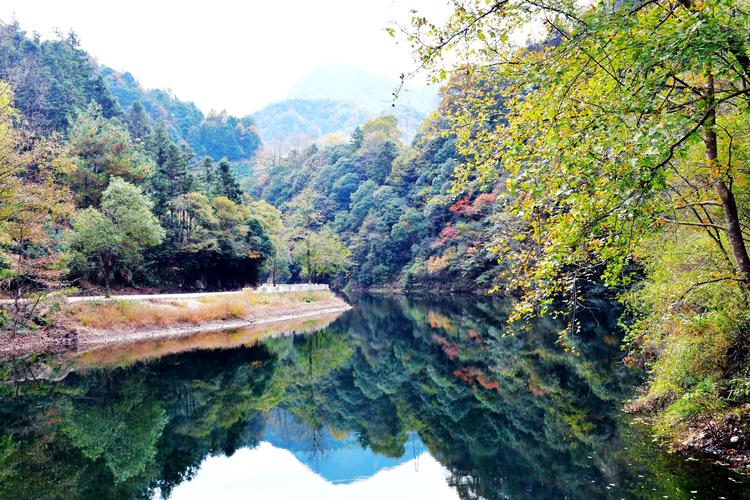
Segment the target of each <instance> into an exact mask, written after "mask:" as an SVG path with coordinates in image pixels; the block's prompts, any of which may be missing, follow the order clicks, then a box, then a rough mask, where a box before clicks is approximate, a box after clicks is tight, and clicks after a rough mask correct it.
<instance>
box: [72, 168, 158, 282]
mask: <svg viewBox="0 0 750 500" xmlns="http://www.w3.org/2000/svg"><path fill="white" fill-rule="evenodd" d="M151 207H152V204H151V201H150V200H149V199H148V198H147V197H146V196H145V195H144V194H143V193H142V192H141V190H140V189H139V188H138V187H136V186H134V185H132V184H130V183H128V182H126V181H124V180H122V179H120V178H117V177H115V178H113V179H112V181H111V182H110V185H109V186H108V187H107V189H106V190H105V191H104V193H103V194H102V205H101V210H98V209H95V208H93V207H88V208H86V209H84V210H83V211H81V212H79V213H78V215H77V216H76V217H75V219H74V221H73V224H72V230H71V231H70V232H69V234H68V241H67V244H68V248H69V251H70V253H71V268H72V269H73V270H74V272H75V273H77V274H79V275H81V276H88V277H96V278H100V279H101V280H102V281H103V282H104V287H105V291H106V294H107V295H109V292H110V286H111V283H112V280H113V279H114V278H115V277H116V275H120V276H122V277H124V278H127V277H129V276H130V275H131V273H132V272H133V271H134V270H135V269H136V268H137V267H138V265H139V264H140V263H141V261H142V252H143V250H144V249H145V248H148V247H153V246H156V245H158V244H160V243H161V241H162V239H163V238H164V230H163V229H162V228H161V226H160V225H159V222H158V220H157V219H156V217H154V215H153V214H152V213H151Z"/></svg>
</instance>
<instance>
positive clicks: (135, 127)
mask: <svg viewBox="0 0 750 500" xmlns="http://www.w3.org/2000/svg"><path fill="white" fill-rule="evenodd" d="M125 123H127V125H128V130H129V131H130V137H132V138H133V140H134V141H136V142H145V141H146V140H147V139H148V136H149V134H151V118H150V117H149V116H148V114H147V113H146V109H145V108H144V107H143V104H141V101H135V102H134V103H133V105H132V106H130V109H129V110H128V112H127V114H126V115H125Z"/></svg>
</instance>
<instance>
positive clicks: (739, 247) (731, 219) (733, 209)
mask: <svg viewBox="0 0 750 500" xmlns="http://www.w3.org/2000/svg"><path fill="white" fill-rule="evenodd" d="M714 187H715V188H716V192H717V193H718V195H719V198H720V199H721V206H722V208H723V209H724V219H725V220H726V224H727V234H728V235H729V244H730V245H731V247H732V255H733V256H734V260H735V262H736V263H737V267H738V268H739V270H740V274H742V278H743V279H744V280H745V284H746V285H748V286H750V257H748V254H747V247H746V246H745V240H744V238H743V237H742V227H741V226H740V219H739V214H738V212H737V202H736V201H735V199H734V194H733V193H732V191H731V190H730V189H729V186H727V184H726V183H725V182H724V181H723V180H718V181H716V183H715V184H714Z"/></svg>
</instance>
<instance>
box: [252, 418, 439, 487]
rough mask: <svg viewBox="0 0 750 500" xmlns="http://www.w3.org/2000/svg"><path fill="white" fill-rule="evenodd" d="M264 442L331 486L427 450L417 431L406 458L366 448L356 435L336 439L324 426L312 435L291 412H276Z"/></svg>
mask: <svg viewBox="0 0 750 500" xmlns="http://www.w3.org/2000/svg"><path fill="white" fill-rule="evenodd" d="M263 440H264V441H266V442H268V443H270V444H272V445H273V446H275V447H277V448H283V449H285V450H288V451H289V452H291V453H292V455H294V456H295V457H296V458H297V460H299V461H300V462H301V463H302V464H304V465H306V466H308V467H309V468H311V469H312V470H313V472H315V473H316V474H318V475H319V476H321V477H322V478H323V479H325V480H326V481H328V482H331V483H351V482H354V481H358V480H360V479H364V478H367V477H370V476H372V475H374V474H375V473H376V472H378V471H379V470H382V469H390V468H393V467H396V466H397V465H400V464H402V463H404V462H408V461H409V460H412V459H415V458H417V457H418V456H420V455H421V454H422V453H424V452H425V451H426V447H425V445H424V444H423V443H422V440H421V439H419V436H418V435H417V433H416V432H410V433H409V439H408V440H407V441H406V443H404V448H403V455H402V456H400V457H398V458H393V457H388V456H385V455H381V454H379V453H373V452H372V450H369V449H366V448H363V447H362V445H361V444H360V442H359V440H358V439H357V435H356V434H355V433H349V434H348V435H346V436H344V437H335V436H333V435H332V434H331V432H330V431H329V430H328V429H327V428H325V427H323V428H321V429H320V430H318V431H317V432H312V431H311V430H310V428H309V427H308V426H305V425H302V424H300V423H299V422H298V421H297V420H296V419H295V418H294V417H292V415H290V414H289V413H287V412H284V411H279V410H274V411H272V412H271V413H270V414H269V417H268V419H267V420H266V426H265V428H264V430H263Z"/></svg>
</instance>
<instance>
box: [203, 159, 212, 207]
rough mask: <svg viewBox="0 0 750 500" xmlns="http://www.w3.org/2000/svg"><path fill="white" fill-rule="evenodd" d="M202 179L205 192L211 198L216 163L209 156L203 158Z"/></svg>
mask: <svg viewBox="0 0 750 500" xmlns="http://www.w3.org/2000/svg"><path fill="white" fill-rule="evenodd" d="M200 180H201V182H202V184H203V193H204V194H205V195H206V196H207V197H208V198H211V197H212V196H213V192H214V163H213V162H212V161H211V158H209V157H208V156H206V157H205V158H203V163H201V177H200Z"/></svg>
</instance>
